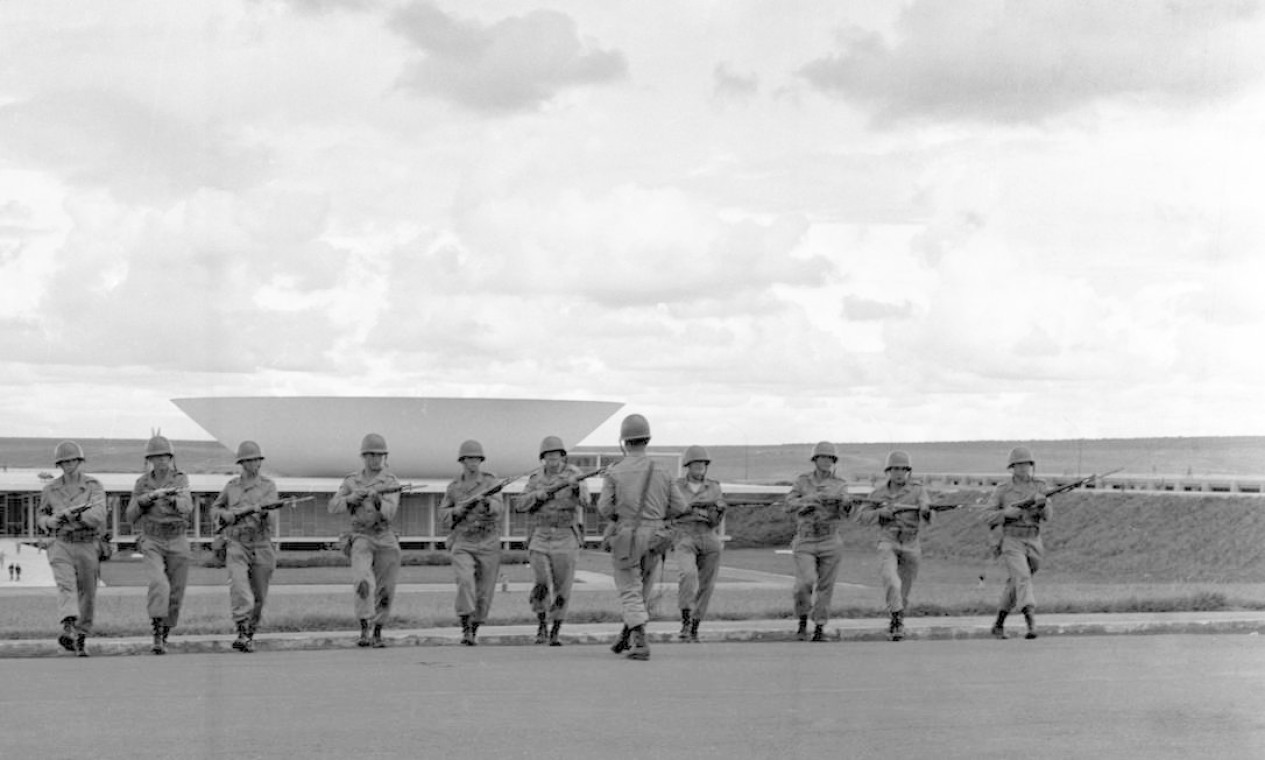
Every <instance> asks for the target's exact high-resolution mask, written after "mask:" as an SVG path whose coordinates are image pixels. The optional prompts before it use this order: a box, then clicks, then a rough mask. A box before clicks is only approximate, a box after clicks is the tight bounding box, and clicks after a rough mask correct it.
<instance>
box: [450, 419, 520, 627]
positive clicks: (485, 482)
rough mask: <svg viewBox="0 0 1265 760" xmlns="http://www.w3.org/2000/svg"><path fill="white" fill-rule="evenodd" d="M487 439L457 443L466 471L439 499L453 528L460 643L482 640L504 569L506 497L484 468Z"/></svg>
mask: <svg viewBox="0 0 1265 760" xmlns="http://www.w3.org/2000/svg"><path fill="white" fill-rule="evenodd" d="M484 459H485V457H484V455H483V444H481V443H479V442H478V441H475V440H469V441H465V442H464V443H462V444H461V446H460V447H459V448H458V449H457V461H458V462H459V463H460V464H461V474H460V475H459V476H457V478H456V479H455V480H453V481H452V482H451V483H449V484H448V489H447V490H446V491H445V492H444V498H443V500H442V501H440V503H439V518H440V524H441V526H442V527H443V529H444V530H446V531H448V551H449V552H450V554H451V555H452V570H453V575H454V577H455V579H456V582H457V599H456V610H457V618H458V619H459V620H460V621H461V643H462V644H465V645H466V646H475V645H477V644H478V643H479V639H478V635H479V626H480V625H482V624H483V622H484V621H485V620H487V617H488V611H489V610H490V609H491V608H492V597H493V596H495V594H496V576H497V573H499V572H500V569H501V519H502V517H503V516H504V514H505V501H504V499H503V497H502V496H501V494H500V493H499V492H498V493H491V491H492V490H494V489H495V487H496V485H497V483H498V481H497V478H496V476H495V475H493V474H492V473H489V472H483V469H482V467H483V461H484Z"/></svg>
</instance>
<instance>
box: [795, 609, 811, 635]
mask: <svg viewBox="0 0 1265 760" xmlns="http://www.w3.org/2000/svg"><path fill="white" fill-rule="evenodd" d="M795 638H796V639H798V640H799V641H808V616H807V615H801V616H800V618H799V628H797V629H795Z"/></svg>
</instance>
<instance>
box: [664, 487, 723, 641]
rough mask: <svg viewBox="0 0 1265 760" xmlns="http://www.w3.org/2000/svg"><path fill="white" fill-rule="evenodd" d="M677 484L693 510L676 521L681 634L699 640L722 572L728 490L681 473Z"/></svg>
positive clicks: (677, 592) (690, 509) (690, 639)
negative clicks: (721, 559)
mask: <svg viewBox="0 0 1265 760" xmlns="http://www.w3.org/2000/svg"><path fill="white" fill-rule="evenodd" d="M676 486H677V488H678V489H679V490H680V491H681V494H682V496H683V497H684V498H685V502H686V506H687V508H688V510H689V511H688V512H686V513H685V514H684V515H682V516H680V517H678V518H676V520H674V521H673V523H672V525H673V532H674V533H675V539H676V540H675V549H676V563H677V567H678V568H679V574H678V581H677V591H676V597H677V607H678V608H680V610H681V625H682V629H681V634H682V636H681V637H682V638H684V639H686V640H689V641H698V626H699V622H700V621H702V620H703V618H705V617H706V616H707V607H708V605H709V604H710V603H711V599H712V591H713V590H714V589H715V588H716V576H717V574H718V573H719V572H720V553H721V548H722V541H721V539H720V524H721V521H722V519H723V518H724V515H725V502H724V494H723V493H721V490H720V482H719V481H716V480H713V479H711V478H704V479H703V480H702V481H696V480H691V479H690V478H689V477H688V476H687V477H681V478H677V480H676ZM687 626H688V628H687Z"/></svg>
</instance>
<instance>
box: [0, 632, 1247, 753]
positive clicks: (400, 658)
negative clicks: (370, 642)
mask: <svg viewBox="0 0 1265 760" xmlns="http://www.w3.org/2000/svg"><path fill="white" fill-rule="evenodd" d="M1262 683H1265V644H1262V642H1261V640H1260V638H1259V637H1254V636H1148V637H1132V636H1130V637H1077V638H1065V639H1041V640H1038V641H1035V642H1023V641H1007V642H996V641H990V640H971V641H928V642H905V643H903V644H899V645H893V644H889V643H865V642H849V643H843V644H837V643H827V644H803V643H763V644H702V645H690V646H683V645H658V646H656V647H655V648H654V649H653V653H652V659H651V660H650V661H649V662H646V663H634V662H630V661H627V660H625V659H623V658H618V657H614V656H612V655H611V654H610V653H609V652H608V651H607V649H606V647H604V646H596V645H594V646H568V647H563V648H561V649H549V648H535V647H479V648H475V649H468V648H465V647H433V648H414V647H408V648H388V649H385V650H337V651H321V652H275V653H268V652H260V653H256V654H254V655H249V656H246V655H239V654H235V653H234V654H205V655H202V654H199V655H181V656H171V657H165V658H144V659H137V658H131V657H98V658H92V659H88V660H79V659H76V658H70V657H63V658H56V659H52V660H11V661H8V662H6V663H5V688H4V689H2V690H0V714H3V715H4V716H5V726H6V731H5V736H4V756H5V757H14V758H22V757H39V758H82V757H98V758H121V757H128V758H135V759H136V760H148V759H149V758H154V759H158V758H162V759H163V760H183V759H193V758H263V757H277V758H280V757H302V758H311V759H313V760H319V759H320V758H345V757H358V758H417V757H551V758H592V757H603V758H624V757H629V758H632V757H646V758H649V757H682V758H686V757H688V758H748V757H750V758H769V757H805V758H809V757H811V758H822V757H849V758H894V757H908V758H921V757H925V758H932V757H934V758H949V759H953V758H970V759H971V760H979V759H980V758H1013V757H1022V758H1028V759H1029V760H1032V759H1040V758H1058V759H1059V760H1062V759H1063V758H1069V757H1106V758H1139V759H1142V758H1145V759H1148V760H1151V759H1154V758H1189V757H1216V758H1225V759H1229V760H1237V759H1238V758H1245V759H1246V758H1260V757H1262V756H1265V717H1262V716H1265V688H1262V686H1261V684H1262Z"/></svg>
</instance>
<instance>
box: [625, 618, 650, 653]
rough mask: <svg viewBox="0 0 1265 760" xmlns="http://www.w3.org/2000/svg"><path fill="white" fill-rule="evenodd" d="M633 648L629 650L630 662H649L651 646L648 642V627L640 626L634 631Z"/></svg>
mask: <svg viewBox="0 0 1265 760" xmlns="http://www.w3.org/2000/svg"><path fill="white" fill-rule="evenodd" d="M631 633H632V637H631V639H632V646H631V648H630V649H629V650H628V659H630V660H649V659H650V644H649V643H648V642H647V641H646V627H645V626H644V625H639V626H637V627H635V628H633V629H632V631H631Z"/></svg>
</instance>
